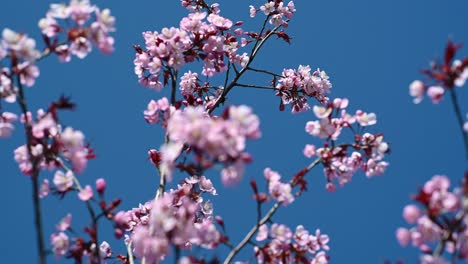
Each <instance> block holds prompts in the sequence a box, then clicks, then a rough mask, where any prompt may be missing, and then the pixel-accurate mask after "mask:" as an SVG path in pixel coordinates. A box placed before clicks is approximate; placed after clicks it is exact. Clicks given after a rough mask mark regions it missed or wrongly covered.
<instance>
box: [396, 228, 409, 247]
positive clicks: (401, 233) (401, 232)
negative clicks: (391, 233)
mask: <svg viewBox="0 0 468 264" xmlns="http://www.w3.org/2000/svg"><path fill="white" fill-rule="evenodd" d="M396 237H397V239H398V242H399V243H400V245H401V246H403V247H406V246H407V245H408V244H409V243H410V241H411V233H410V231H409V230H408V229H406V228H402V227H400V228H398V229H397V231H396Z"/></svg>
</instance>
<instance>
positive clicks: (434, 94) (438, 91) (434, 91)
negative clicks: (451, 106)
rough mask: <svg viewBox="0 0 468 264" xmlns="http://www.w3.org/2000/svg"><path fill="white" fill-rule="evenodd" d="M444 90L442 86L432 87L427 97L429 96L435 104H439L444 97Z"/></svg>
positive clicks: (428, 90)
mask: <svg viewBox="0 0 468 264" xmlns="http://www.w3.org/2000/svg"><path fill="white" fill-rule="evenodd" d="M444 92H445V91H444V88H442V86H430V87H429V88H428V89H427V96H429V97H430V98H431V100H432V102H433V103H434V104H438V103H439V102H440V100H442V96H443V95H444Z"/></svg>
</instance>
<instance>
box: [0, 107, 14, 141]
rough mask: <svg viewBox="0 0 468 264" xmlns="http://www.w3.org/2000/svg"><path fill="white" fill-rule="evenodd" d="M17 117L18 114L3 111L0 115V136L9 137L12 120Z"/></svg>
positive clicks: (12, 127)
mask: <svg viewBox="0 0 468 264" xmlns="http://www.w3.org/2000/svg"><path fill="white" fill-rule="evenodd" d="M17 119H18V116H17V115H15V114H13V113H10V112H3V113H2V114H1V115H0V138H6V137H10V136H11V133H12V131H13V129H14V128H15V127H14V126H13V124H12V123H13V122H14V121H16V120H17Z"/></svg>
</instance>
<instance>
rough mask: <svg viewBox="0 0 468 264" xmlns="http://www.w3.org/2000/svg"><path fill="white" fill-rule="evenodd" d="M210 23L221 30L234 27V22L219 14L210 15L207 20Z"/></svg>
mask: <svg viewBox="0 0 468 264" xmlns="http://www.w3.org/2000/svg"><path fill="white" fill-rule="evenodd" d="M207 20H208V22H210V23H211V24H213V25H214V26H216V27H217V28H219V29H220V30H228V29H230V28H231V27H232V21H231V20H229V19H227V18H224V17H222V16H220V15H218V14H210V15H209V16H208V18H207Z"/></svg>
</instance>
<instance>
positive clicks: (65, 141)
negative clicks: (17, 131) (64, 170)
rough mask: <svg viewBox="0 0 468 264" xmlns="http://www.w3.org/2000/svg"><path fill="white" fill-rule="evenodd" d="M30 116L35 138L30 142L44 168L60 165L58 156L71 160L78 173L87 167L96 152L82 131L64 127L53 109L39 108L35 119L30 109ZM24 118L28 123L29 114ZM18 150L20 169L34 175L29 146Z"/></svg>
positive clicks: (58, 166)
mask: <svg viewBox="0 0 468 264" xmlns="http://www.w3.org/2000/svg"><path fill="white" fill-rule="evenodd" d="M27 119H28V120H29V122H30V123H31V125H32V136H33V142H30V144H31V150H32V155H33V156H34V158H35V159H37V160H38V161H39V162H38V165H39V168H40V169H55V168H60V167H61V165H60V163H58V162H57V158H64V159H65V160H67V161H69V162H70V163H71V164H72V166H73V170H74V171H76V172H78V173H81V172H82V171H83V170H84V169H85V168H86V164H87V162H88V159H90V158H92V157H93V154H92V151H91V150H90V149H89V148H88V146H87V145H86V144H85V143H84V135H83V133H82V132H81V131H78V130H74V129H73V128H71V127H67V128H65V129H64V130H62V129H61V127H60V126H59V125H58V124H57V120H56V118H55V117H54V115H53V114H52V112H45V111H44V110H42V109H40V110H39V111H38V112H37V118H36V121H33V120H32V115H31V113H28V117H27ZM21 121H22V122H23V123H24V122H25V121H26V118H25V117H24V116H22V117H21ZM14 154H15V160H16V162H17V163H18V165H19V168H20V170H21V171H22V172H23V173H24V174H26V175H30V174H31V173H32V169H33V165H32V163H31V159H30V157H29V151H28V148H27V146H26V145H22V146H20V147H18V148H17V149H16V150H15V152H14Z"/></svg>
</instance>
